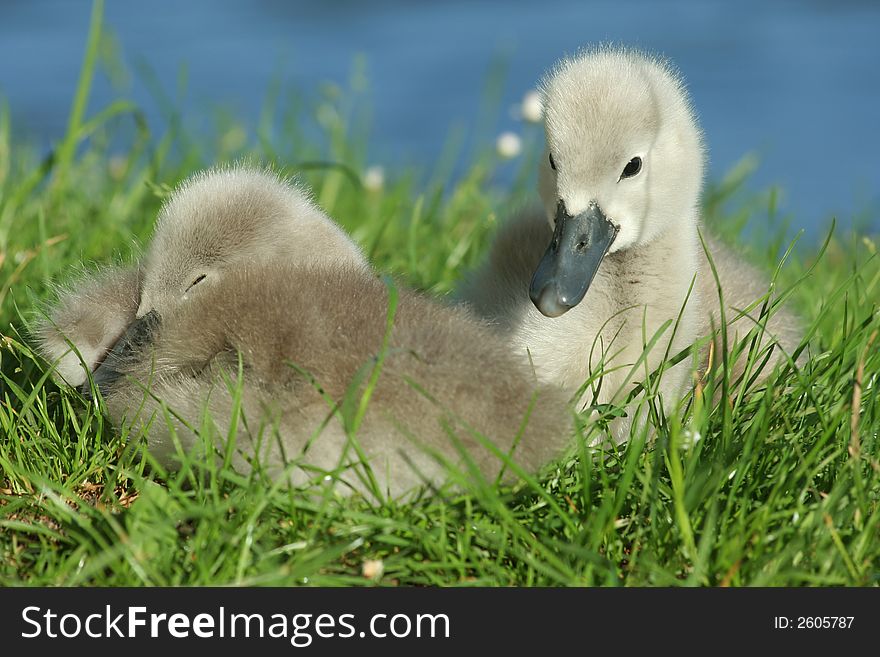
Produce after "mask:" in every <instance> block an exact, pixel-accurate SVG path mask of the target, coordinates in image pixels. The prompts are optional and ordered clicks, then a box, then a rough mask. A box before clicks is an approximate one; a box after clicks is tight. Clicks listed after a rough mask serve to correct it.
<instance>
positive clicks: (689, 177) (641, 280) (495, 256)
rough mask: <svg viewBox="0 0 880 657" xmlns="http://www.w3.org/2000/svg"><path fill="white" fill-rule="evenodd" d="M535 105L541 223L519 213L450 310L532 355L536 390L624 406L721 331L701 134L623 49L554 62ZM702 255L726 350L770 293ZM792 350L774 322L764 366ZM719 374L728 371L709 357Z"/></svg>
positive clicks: (781, 316)
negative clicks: (724, 326)
mask: <svg viewBox="0 0 880 657" xmlns="http://www.w3.org/2000/svg"><path fill="white" fill-rule="evenodd" d="M543 101H544V111H545V131H546V150H545V152H544V155H543V162H542V164H541V166H540V172H539V190H540V195H541V198H542V201H543V204H544V213H543V215H545V216H540V215H538V214H537V213H532V214H523V215H521V216H519V217H517V218H516V219H515V220H513V221H511V222H510V223H508V224H507V225H505V226H502V228H501V232H500V233H499V235H498V236H497V238H496V240H495V242H494V245H493V247H492V249H491V253H490V256H489V259H488V261H487V262H486V263H485V265H484V266H483V267H482V269H480V270H478V271H477V272H475V273H474V275H472V276H471V277H470V279H468V280H466V282H465V283H464V285H463V286H462V289H461V292H460V293H459V296H460V298H461V299H463V300H464V301H466V302H468V304H469V305H470V306H471V307H472V308H473V309H474V310H475V311H477V312H478V313H479V314H481V315H482V316H483V317H485V318H487V319H489V320H491V321H492V322H494V323H495V324H496V325H498V326H499V328H500V329H501V330H502V331H504V332H505V333H506V334H507V337H508V339H509V340H510V341H512V343H513V344H514V345H515V346H516V347H517V350H518V351H526V350H528V352H529V353H530V355H531V358H532V360H533V362H534V364H535V367H536V370H537V373H538V375H539V377H540V378H541V379H542V380H544V381H548V382H556V383H559V384H561V385H563V386H565V387H566V388H568V389H570V390H578V389H579V388H580V387H581V386H582V385H584V383H585V381H587V380H588V379H589V378H590V377H591V376H593V374H594V373H595V372H597V371H599V370H605V374H604V376H603V377H601V383H598V382H595V381H594V383H593V385H592V386H590V387H588V389H587V390H586V392H585V394H584V396H583V398H582V400H581V401H582V403H583V404H591V403H599V404H602V403H608V402H620V401H621V400H622V399H623V398H624V397H625V396H626V395H628V394H629V393H630V391H631V390H632V387H633V386H632V384H633V383H635V382H637V381H643V380H645V374H646V373H648V372H651V371H654V370H655V369H656V368H657V367H658V366H659V365H660V363H661V362H663V360H664V356H665V355H667V354H668V355H669V356H674V355H676V354H677V353H679V352H680V351H681V350H682V349H684V348H686V347H688V346H689V345H691V344H692V343H694V341H695V340H697V339H698V338H701V337H706V336H709V335H710V333H711V331H712V329H711V326H712V323H713V322H714V326H716V327H717V326H718V325H719V321H720V312H719V311H720V304H719V299H718V294H717V291H716V284H715V280H714V277H713V275H712V272H711V270H710V267H709V265H708V261H707V259H706V255H705V252H704V250H703V247H702V244H701V242H700V239H699V235H698V228H699V227H700V204H699V200H700V189H701V185H702V179H703V166H704V149H703V145H702V141H701V135H700V130H699V128H698V127H697V122H696V117H695V116H694V112H693V110H692V108H691V105H690V102H689V100H688V97H687V94H686V91H685V88H684V84H683V82H682V80H681V78H679V77H678V75H677V74H676V73H674V72H673V71H672V70H671V69H670V68H669V66H668V65H666V64H665V63H662V62H660V61H657V60H656V59H653V58H651V57H648V56H645V55H643V54H640V53H638V52H633V51H630V50H616V49H600V50H595V51H592V52H587V53H584V54H581V55H579V56H577V57H574V58H572V59H565V60H563V61H561V62H560V63H559V64H558V65H557V66H556V67H555V68H554V69H553V70H552V72H551V73H550V74H549V76H548V77H547V78H546V80H545V82H544V85H543ZM708 245H709V250H710V253H711V254H712V256H713V259H714V261H715V263H716V265H717V267H718V273H719V275H720V281H721V287H722V290H723V294H724V303H725V308H726V319H727V321H728V322H729V323H730V325H731V326H730V328H729V335H730V340H729V344H733V343H734V342H735V341H736V339H737V338H738V337H739V338H742V337H743V336H744V335H745V334H746V333H747V332H748V331H749V330H750V329H752V328H754V327H755V322H756V321H757V318H758V316H759V311H760V305H759V307H758V308H755V309H753V310H752V311H750V312H748V313H747V316H742V315H741V314H740V313H739V312H737V310H735V309H739V310H743V309H745V308H747V307H748V306H749V305H750V304H752V303H753V302H755V301H756V300H759V299H760V298H761V297H762V296H765V295H766V294H767V291H768V285H769V283H768V281H767V280H766V278H765V277H763V276H761V275H760V274H759V273H758V272H756V271H755V270H754V269H753V268H751V267H749V266H748V265H746V264H745V263H744V262H742V261H741V260H739V259H738V258H737V257H736V256H734V255H733V254H732V253H730V252H729V251H728V250H727V249H725V248H723V247H722V246H721V245H720V244H718V243H717V242H716V241H714V240H711V239H709V240H708ZM692 282H693V289H691V287H692ZM530 298H531V301H530ZM686 300H687V303H685V301H686ZM666 322H670V324H669V326H668V327H667V328H666V330H665V331H663V332H662V335H661V336H660V338H659V339H658V340H657V342H656V344H654V346H653V348H652V349H650V351H649V352H648V353H647V354H646V355H645V358H644V359H642V355H643V353H644V352H645V345H646V344H648V343H650V342H651V340H652V338H653V337H654V336H655V334H657V333H658V331H660V329H661V327H662V326H663V325H664V324H665V323H666ZM673 329H674V334H673ZM799 336H800V333H799V330H798V328H797V322H796V321H795V320H794V318H793V317H792V316H791V315H790V314H787V313H785V312H784V311H777V312H776V313H775V314H774V315H773V316H772V317H771V319H770V320H769V322H767V326H766V333H765V335H764V337H763V342H764V343H765V344H767V343H770V342H775V341H778V343H779V344H778V345H774V348H775V352H774V355H773V357H772V358H771V361H770V362H771V364H772V363H773V362H775V361H776V360H777V359H778V358H779V357H780V351H779V346H781V347H782V349H783V350H784V351H786V352H788V353H790V352H791V350H792V349H793V347H794V346H796V345H797V343H798V340H799ZM702 358H703V360H704V361H705V359H706V354H705V353H704V354H703V355H702ZM714 361H715V363H719V362H720V361H721V356H720V353H719V352H718V351H716V352H715V353H714ZM690 365H691V361H689V360H686V361H685V362H683V363H681V364H680V365H678V366H675V367H672V368H671V369H669V370H668V371H665V372H664V374H663V376H662V377H661V380H660V387H659V392H660V394H661V397H662V400H663V404H664V406H665V408H666V410H669V409H671V408H672V407H673V405H674V404H676V403H677V402H678V401H679V399H680V398H681V396H682V395H683V393H684V392H685V390H686V386H687V383H688V380H689V374H690V372H691V370H690V369H689V366H690ZM703 367H705V364H703ZM737 367H739V368H740V369H741V368H742V362H740V363H738V364H737ZM767 369H769V368H767ZM765 372H766V370H765ZM633 414H634V413H632V412H630V413H628V415H629V417H627V418H623V419H620V420H617V421H615V422H614V423H612V426H611V430H612V433H613V434H614V435H613V437H614V438H615V439H616V440H617V441H618V442H620V441H623V440H625V439H626V438H627V437H628V436H629V428H630V425H631V423H632V415H633Z"/></svg>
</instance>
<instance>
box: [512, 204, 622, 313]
mask: <svg viewBox="0 0 880 657" xmlns="http://www.w3.org/2000/svg"><path fill="white" fill-rule="evenodd" d="M619 230H620V228H619V227H618V226H615V225H614V224H613V223H612V222H611V221H610V220H609V219H608V217H606V216H605V213H604V212H602V209H601V208H600V207H599V205H598V204H597V203H595V202H594V203H591V204H590V206H589V207H588V208H587V210H586V211H585V212H582V213H581V214H579V215H577V216H574V217H572V216H571V215H570V214H568V211H567V210H566V209H565V203H563V202H562V201H560V202H559V205H558V206H557V208H556V228H555V230H554V231H553V239H552V240H551V242H550V246H548V247H547V251H546V252H545V253H544V257H543V258H541V262H540V263H538V268H537V269H536V270H535V273H534V275H533V276H532V283H531V286H530V287H529V296H530V297H531V299H532V303H534V304H535V307H536V308H537V309H538V310H540V311H541V313H543V314H544V315H546V316H547V317H559V316H560V315H562V314H563V313H565V312H567V311H569V310H571V309H572V308H574V307H575V306H576V305H578V304H579V303H580V302H581V299H583V298H584V295H585V294H586V293H587V290H588V289H589V288H590V283H592V282H593V277H594V276H595V275H596V271H597V270H598V269H599V265H600V264H601V263H602V259H603V258H604V257H605V255H606V254H607V253H608V249H609V248H611V244H612V243H613V242H614V239H615V238H616V237H617V232H618V231H619Z"/></svg>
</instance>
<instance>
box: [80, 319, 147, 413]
mask: <svg viewBox="0 0 880 657" xmlns="http://www.w3.org/2000/svg"><path fill="white" fill-rule="evenodd" d="M161 323H162V317H161V316H160V315H159V313H158V312H156V311H155V310H151V311H150V312H148V313H147V314H146V315H144V316H143V317H141V318H140V319H136V320H134V321H133V322H132V323H131V324H129V326H128V328H127V329H126V330H125V333H123V334H122V337H121V338H119V340H118V341H117V342H116V344H115V345H114V347H113V349H111V350H110V352H109V353H108V354H107V357H106V358H105V359H104V362H103V363H101V365H100V366H99V367H98V369H96V370H95V371H94V372H93V373H92V381H94V382H95V388H96V389H97V390H100V391H101V395H106V394H107V393H108V391H109V388H110V386H111V385H113V383H114V382H115V381H116V380H117V379H118V378H119V377H120V376H122V370H123V365H125V363H126V361H130V360H132V359H134V358H136V357H137V356H138V354H139V353H140V352H141V351H142V350H143V349H145V348H146V347H147V346H149V344H150V343H151V342H152V341H153V339H154V338H155V334H156V330H157V329H158V328H159V325H160V324H161ZM91 393H92V390H91V386H90V384H89V382H88V381H86V382H85V383H84V384H83V386H82V394H83V395H84V396H85V397H88V398H90V397H91Z"/></svg>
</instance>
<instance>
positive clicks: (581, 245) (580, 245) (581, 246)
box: [575, 235, 589, 253]
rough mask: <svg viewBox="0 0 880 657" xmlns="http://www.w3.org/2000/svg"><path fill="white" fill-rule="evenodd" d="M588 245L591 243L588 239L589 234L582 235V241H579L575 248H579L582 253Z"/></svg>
mask: <svg viewBox="0 0 880 657" xmlns="http://www.w3.org/2000/svg"><path fill="white" fill-rule="evenodd" d="M588 245H589V242H588V241H587V236H586V235H582V236H581V241H580V242H578V243H577V246H576V247H575V250H577V251H578V252H579V253H582V252H583V251H584V250H585V249H586V248H587V246H588Z"/></svg>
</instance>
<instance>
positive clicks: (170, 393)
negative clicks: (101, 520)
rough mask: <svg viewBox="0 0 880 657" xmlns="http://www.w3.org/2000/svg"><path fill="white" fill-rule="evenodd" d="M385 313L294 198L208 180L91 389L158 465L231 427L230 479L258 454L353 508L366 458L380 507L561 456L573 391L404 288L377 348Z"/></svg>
mask: <svg viewBox="0 0 880 657" xmlns="http://www.w3.org/2000/svg"><path fill="white" fill-rule="evenodd" d="M280 199H285V202H284V203H278V202H277V201H279V200H280ZM273 224H275V225H276V228H275V229H274V230H273V229H272V227H271V226H272V225H273ZM273 233H274V234H275V238H274V239H272V237H271V236H272V234H273ZM267 251H268V254H267ZM87 289H92V288H91V287H89V286H87ZM74 294H75V293H74ZM98 296H99V295H92V296H91V297H90V298H89V299H88V300H86V299H78V300H77V302H87V303H92V302H93V300H94V299H97V298H98ZM73 303H75V302H74V301H71V300H70V299H62V302H61V304H60V306H59V307H65V306H70V305H72V304H73ZM388 305H389V293H388V288H387V287H386V286H385V284H383V283H382V282H381V281H379V280H378V279H377V278H376V277H375V275H374V274H373V273H372V272H371V271H370V270H369V269H368V268H367V267H366V265H365V264H364V261H363V259H362V257H361V256H360V252H359V251H358V250H357V248H356V247H355V246H354V244H353V243H352V242H351V241H350V239H349V238H348V237H347V236H346V235H345V233H343V232H342V231H341V230H340V229H338V228H337V227H336V225H335V224H333V223H332V222H331V221H330V220H329V219H328V218H327V217H326V216H325V215H323V214H321V213H320V211H319V210H317V209H316V208H315V207H314V206H312V205H311V204H310V203H309V202H308V200H307V199H306V198H305V197H304V196H303V195H302V194H301V193H300V192H299V191H298V190H296V189H295V188H293V187H290V186H289V185H286V184H284V183H282V182H281V181H279V180H278V179H277V178H275V177H272V176H267V175H265V174H262V173H258V172H253V171H243V170H236V171H231V172H230V171H225V172H215V173H212V174H209V175H207V176H202V177H200V178H197V179H195V180H194V181H193V182H190V183H188V184H186V185H184V186H183V187H182V188H181V189H180V190H179V191H178V192H176V193H175V194H174V196H173V197H172V199H171V200H170V201H169V203H168V204H167V205H166V207H165V208H164V210H163V211H162V214H161V216H160V219H159V222H158V225H157V228H156V233H155V236H154V238H153V242H152V244H151V246H150V248H149V251H148V254H147V257H146V259H145V264H144V267H143V273H142V290H141V294H140V295H138V303H137V305H136V306H135V305H134V304H132V306H129V310H128V311H129V312H130V313H132V314H136V315H137V316H138V317H139V319H137V320H135V321H134V322H132V323H131V324H130V325H129V326H128V328H127V329H126V333H125V335H124V336H123V337H122V339H120V340H119V342H118V343H117V344H116V345H115V346H114V347H113V348H112V350H111V351H110V353H109V355H107V356H106V358H105V360H104V362H103V363H102V364H101V365H100V367H99V368H98V369H97V371H96V372H95V374H94V381H95V384H96V385H98V387H99V388H100V389H101V391H102V393H103V396H104V399H105V401H106V405H107V409H108V411H109V414H110V416H111V418H112V419H113V421H114V422H115V423H116V424H118V425H121V426H122V427H124V428H131V429H133V430H135V431H141V430H143V431H144V432H145V433H146V435H147V437H148V445H149V447H150V452H151V454H152V455H154V456H156V457H157V458H158V459H159V460H160V461H161V462H163V463H166V464H169V465H172V464H173V463H174V461H175V459H176V450H177V447H176V445H175V440H176V439H177V440H179V441H180V444H181V446H182V448H183V449H184V450H187V451H188V450H190V449H191V448H193V447H197V448H198V447H200V446H202V445H203V441H202V440H201V438H200V436H199V433H200V430H201V429H202V428H203V418H205V417H206V414H205V411H207V417H209V418H210V420H209V422H210V423H211V424H212V425H213V427H214V431H213V434H214V439H215V440H214V444H213V445H212V446H211V447H212V448H216V449H219V450H220V453H221V454H222V453H224V451H225V449H226V446H225V445H223V444H222V442H223V440H222V439H223V438H225V437H226V436H227V435H229V433H230V431H229V428H230V426H233V425H235V426H237V429H238V431H237V440H236V443H235V445H234V448H233V449H231V450H230V452H229V453H230V454H231V456H232V459H233V462H234V463H235V464H236V466H237V467H239V468H241V469H242V470H245V471H246V470H248V469H249V468H250V467H251V463H252V459H253V458H254V457H255V456H258V457H259V462H260V463H261V464H262V466H263V467H265V468H266V469H267V470H268V471H269V472H270V473H271V474H272V475H273V476H274V477H278V478H284V479H286V480H287V481H289V482H291V483H293V484H295V485H301V484H306V483H308V482H311V481H316V480H317V481H321V480H322V479H324V478H325V477H326V476H327V475H328V474H330V475H331V476H330V479H331V480H332V481H334V482H335V484H336V488H337V490H338V491H339V492H340V493H343V494H345V493H348V492H351V491H353V490H356V491H360V492H362V493H365V494H366V493H368V492H369V491H371V490H372V488H371V486H370V485H369V484H368V483H367V482H368V481H369V477H368V475H366V473H365V470H364V469H363V468H362V467H360V465H359V462H361V460H363V461H365V462H367V463H369V465H370V468H371V470H372V476H373V477H374V478H375V481H376V484H377V488H378V491H379V492H380V493H381V494H385V493H388V494H390V495H391V496H399V495H401V494H403V493H405V492H406V491H408V490H411V489H413V488H414V487H416V486H418V485H419V484H422V483H430V484H433V485H439V484H441V483H442V482H443V481H445V480H446V478H447V477H448V474H449V469H448V467H447V465H444V461H445V462H446V463H448V464H449V465H452V466H453V467H456V468H457V469H459V470H461V471H463V472H464V474H465V477H467V478H471V477H473V476H474V475H481V476H483V477H486V478H489V479H490V480H491V479H494V478H495V477H497V476H499V474H500V473H502V472H503V471H505V468H504V462H505V458H504V457H501V456H499V453H500V454H505V455H510V458H511V459H512V461H514V462H515V463H517V464H518V465H519V466H520V467H522V468H525V469H526V470H530V471H534V470H537V469H538V468H539V467H540V466H542V465H543V464H545V463H546V462H548V461H550V460H552V459H553V458H554V457H557V456H559V455H560V453H561V452H562V450H563V449H564V448H565V447H566V446H567V445H568V443H569V441H570V439H571V437H572V435H573V422H572V419H573V418H572V414H571V412H570V410H569V408H568V404H567V396H566V395H565V394H564V393H563V391H561V390H560V389H559V388H557V387H555V386H548V385H541V384H538V383H536V382H535V380H534V376H533V375H532V373H531V371H530V369H529V367H528V365H527V364H526V362H525V361H524V359H523V358H520V357H518V356H515V355H512V354H510V353H509V349H508V348H507V347H506V345H505V344H504V343H503V341H501V340H500V339H499V338H498V337H497V336H496V335H495V334H494V333H493V332H492V331H491V330H490V329H489V328H487V327H486V326H485V325H484V324H483V323H482V322H480V321H478V320H476V319H474V318H473V317H472V316H471V315H470V314H469V313H468V312H467V311H465V310H464V309H461V308H448V307H445V306H442V305H440V304H438V303H435V302H432V301H430V300H428V299H426V298H424V297H422V296H420V295H418V294H416V293H414V292H411V291H407V290H400V291H399V303H398V305H397V308H396V313H395V315H394V324H393V330H392V332H391V333H390V339H389V342H388V345H387V349H386V350H384V351H383V341H384V339H385V335H386V318H387V313H388ZM92 312H100V306H98V305H96V306H93V308H92ZM53 319H56V324H58V322H57V318H56V317H55V316H53ZM67 328H71V327H65V326H63V325H61V324H58V330H60V331H61V332H66V331H65V329H67ZM73 328H76V327H73ZM68 337H69V338H70V339H71V340H72V341H73V342H74V344H76V338H75V337H74V336H71V335H70V332H68ZM44 344H45V343H44ZM80 351H81V352H84V350H83V349H80ZM44 353H46V354H47V356H50V357H51V355H52V352H51V351H50V350H48V349H45V348H44ZM379 354H384V357H383V362H382V363H381V369H380V370H378V372H379V374H378V378H377V379H376V380H375V387H374V388H373V389H372V393H371V396H370V397H369V400H368V403H366V406H365V407H364V408H365V411H364V412H363V413H360V411H359V409H360V407H361V403H362V401H361V400H362V398H363V394H364V393H365V391H366V390H367V389H368V387H369V385H368V382H370V381H371V377H372V372H373V367H374V364H375V362H376V359H377V356H378V355H379ZM239 367H241V369H240V370H239ZM239 376H240V381H239V380H238V378H239ZM349 390H351V391H353V392H350V393H349V394H346V392H347V391H349ZM166 407H167V409H170V412H166V411H165V408H166ZM359 415H360V417H359ZM218 436H219V437H220V438H221V440H220V441H219V443H220V444H217V440H216V438H217V437H218ZM352 436H354V437H355V438H356V441H355V442H353V441H352V440H351V437H352ZM486 440H487V441H490V442H491V443H492V444H494V445H495V446H496V447H497V450H499V453H495V452H494V451H493V449H492V448H489V447H486V446H485V445H484V441H486ZM355 444H356V445H357V448H355ZM358 450H360V451H358ZM464 454H466V455H467V456H463V455H464ZM511 470H515V468H509V467H508V468H506V474H507V476H508V477H509V475H510V474H511Z"/></svg>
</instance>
